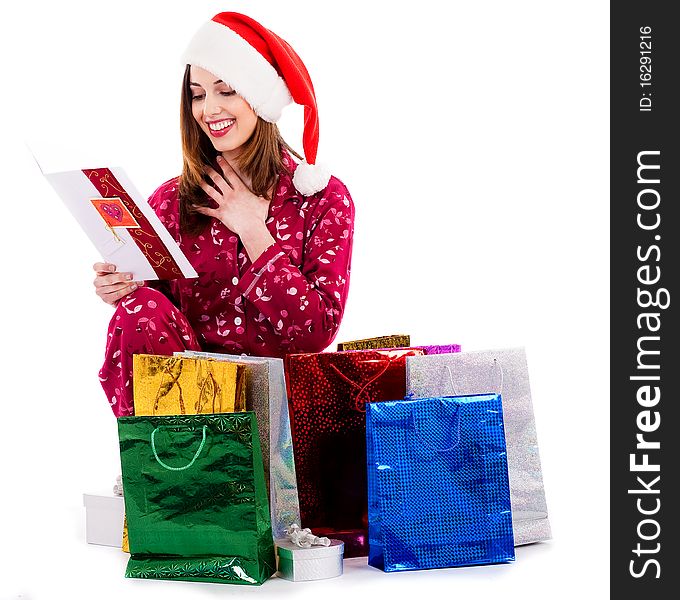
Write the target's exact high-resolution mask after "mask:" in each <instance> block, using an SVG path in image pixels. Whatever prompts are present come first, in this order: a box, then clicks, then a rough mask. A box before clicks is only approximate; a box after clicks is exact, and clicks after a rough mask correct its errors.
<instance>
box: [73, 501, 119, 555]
mask: <svg viewBox="0 0 680 600" xmlns="http://www.w3.org/2000/svg"><path fill="white" fill-rule="evenodd" d="M83 504H84V505H85V522H86V539H87V543H88V544H99V545H101V546H115V547H117V548H120V547H121V546H122V543H123V516H124V514H125V502H124V501H123V497H122V496H95V495H93V494H83Z"/></svg>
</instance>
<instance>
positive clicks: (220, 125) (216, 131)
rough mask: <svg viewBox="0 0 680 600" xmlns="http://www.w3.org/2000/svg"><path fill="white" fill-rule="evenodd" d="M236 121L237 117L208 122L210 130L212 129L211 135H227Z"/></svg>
mask: <svg viewBox="0 0 680 600" xmlns="http://www.w3.org/2000/svg"><path fill="white" fill-rule="evenodd" d="M234 123H236V119H224V120H223V121H214V122H212V123H208V131H210V135H211V136H213V137H222V136H223V135H227V133H229V130H230V129H231V128H232V127H233V126H234Z"/></svg>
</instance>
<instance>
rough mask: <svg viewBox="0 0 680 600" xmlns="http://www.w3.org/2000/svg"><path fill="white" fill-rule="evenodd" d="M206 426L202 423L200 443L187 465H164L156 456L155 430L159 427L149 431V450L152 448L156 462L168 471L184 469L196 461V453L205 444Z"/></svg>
mask: <svg viewBox="0 0 680 600" xmlns="http://www.w3.org/2000/svg"><path fill="white" fill-rule="evenodd" d="M207 427H208V426H207V425H203V439H202V440H201V445H200V446H199V447H198V450H196V454H194V457H193V458H192V459H191V462H190V463H189V464H188V465H185V466H184V467H171V466H170V465H166V464H165V463H164V462H163V461H162V460H161V459H160V458H159V457H158V453H157V452H156V432H157V431H158V430H159V429H160V427H156V429H154V430H153V431H152V432H151V450H153V455H154V456H155V457H156V460H157V461H158V464H159V465H160V466H161V467H163V468H164V469H167V470H168V471H184V470H185V469H188V468H189V467H190V466H191V465H193V464H194V463H195V462H196V459H197V458H198V455H199V454H200V453H201V450H203V446H205V430H206V429H207Z"/></svg>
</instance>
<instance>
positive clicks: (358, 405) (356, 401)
mask: <svg viewBox="0 0 680 600" xmlns="http://www.w3.org/2000/svg"><path fill="white" fill-rule="evenodd" d="M399 358H401V356H393V357H391V358H387V360H385V361H384V362H385V367H384V368H383V369H382V371H380V372H378V374H377V375H374V376H373V377H372V378H371V379H369V380H368V381H367V382H366V383H365V384H364V385H363V386H361V385H359V384H358V383H357V382H356V381H352V380H351V379H350V378H349V377H347V375H345V374H344V373H343V372H342V371H340V369H338V368H337V367H336V366H335V365H331V369H333V370H334V371H335V372H336V373H337V375H338V377H340V379H342V380H343V381H345V382H346V383H348V384H349V385H351V386H352V387H355V388H357V389H358V390H359V392H358V393H357V395H356V397H355V398H354V408H356V409H357V410H358V411H359V412H366V402H368V401H370V398H368V399H367V400H365V401H363V402H362V401H361V397H362V395H363V394H364V393H365V392H366V390H367V389H368V387H369V386H370V385H371V384H372V383H373V382H375V381H377V380H378V379H379V378H380V377H382V376H383V375H384V374H385V372H386V371H387V369H389V368H390V365H391V364H392V363H393V362H394V361H395V360H397V359H399Z"/></svg>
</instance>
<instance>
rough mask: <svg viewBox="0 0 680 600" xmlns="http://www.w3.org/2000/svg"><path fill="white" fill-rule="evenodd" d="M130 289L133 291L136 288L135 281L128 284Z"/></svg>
mask: <svg viewBox="0 0 680 600" xmlns="http://www.w3.org/2000/svg"><path fill="white" fill-rule="evenodd" d="M130 289H131V290H133V291H134V290H136V289H137V284H136V283H133V284H132V285H131V286H130Z"/></svg>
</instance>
